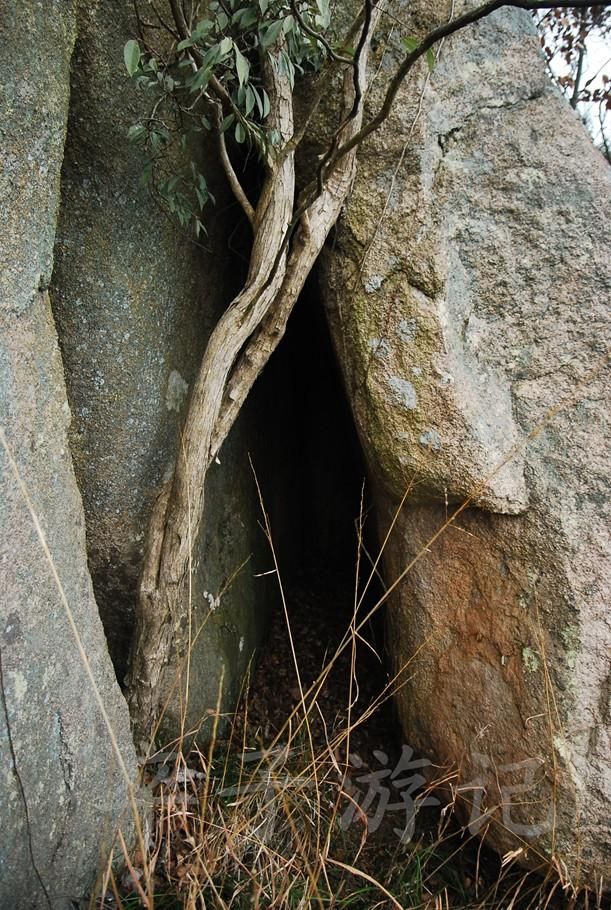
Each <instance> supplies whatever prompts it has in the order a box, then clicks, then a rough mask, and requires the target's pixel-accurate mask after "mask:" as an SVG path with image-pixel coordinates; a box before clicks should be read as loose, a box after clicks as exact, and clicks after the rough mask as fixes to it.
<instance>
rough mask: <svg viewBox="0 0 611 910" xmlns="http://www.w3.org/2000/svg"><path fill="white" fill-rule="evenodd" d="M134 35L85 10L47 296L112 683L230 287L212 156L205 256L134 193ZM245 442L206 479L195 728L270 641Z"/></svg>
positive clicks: (175, 710)
mask: <svg viewBox="0 0 611 910" xmlns="http://www.w3.org/2000/svg"><path fill="white" fill-rule="evenodd" d="M135 33H136V26H135V22H134V20H133V8H132V5H131V4H126V3H125V2H124V0H111V2H109V0H104V2H93V3H92V2H89V0H87V2H83V3H82V4H80V8H79V36H78V39H77V45H76V50H75V56H74V61H73V67H72V73H73V84H72V98H71V114H70V121H69V128H68V139H67V150H66V159H65V162H64V168H63V172H62V206H61V212H60V220H59V228H58V238H57V243H56V248H55V255H56V266H55V270H54V275H53V286H52V289H51V297H52V303H53V309H54V313H55V317H56V321H57V325H58V332H59V336H60V344H61V347H62V352H63V357H64V363H65V366H66V379H67V385H68V393H69V398H70V402H71V405H72V409H73V414H74V421H73V426H72V433H71V445H72V451H73V455H74V459H75V468H76V474H77V478H78V482H79V486H80V489H81V491H82V495H83V500H84V506H85V517H86V523H87V541H88V552H89V560H90V567H91V571H92V576H93V581H94V588H95V592H96V597H97V600H98V602H99V605H100V612H101V615H102V619H103V622H104V626H105V629H106V632H107V635H108V638H109V645H110V649H111V654H112V657H113V660H114V662H115V666H116V669H117V673H118V676H119V678H120V679H122V678H123V676H124V673H125V669H126V661H127V656H128V652H129V644H130V638H131V633H132V630H133V609H134V602H135V592H136V584H137V578H138V573H139V570H140V565H141V560H142V552H143V545H144V540H145V535H146V530H147V523H148V520H149V516H150V512H151V507H152V503H153V501H154V499H155V496H156V494H157V492H158V490H159V486H160V484H161V482H162V480H163V479H164V476H167V475H166V472H167V471H168V470H171V466H172V462H173V459H174V457H175V452H176V450H177V445H178V433H179V427H180V425H181V423H182V420H183V418H184V413H185V405H186V401H187V398H188V393H189V386H190V384H191V382H192V380H193V377H194V374H195V369H196V366H197V363H198V361H199V359H200V356H201V352H202V350H203V347H204V344H205V341H206V338H207V335H208V333H209V331H210V328H211V326H212V324H213V322H214V319H215V317H216V316H217V315H218V313H219V310H220V309H221V310H222V308H223V307H224V306H225V305H226V303H227V301H228V300H229V299H230V298H231V282H232V280H233V276H232V275H231V270H230V269H225V270H224V273H223V271H222V268H223V264H224V263H226V262H227V249H226V243H227V238H228V237H229V235H230V233H231V231H232V230H233V228H234V224H232V223H231V217H232V214H231V213H232V208H231V206H229V207H228V205H227V203H228V200H227V191H226V190H225V189H224V187H223V185H222V183H221V181H220V180H219V175H218V168H217V165H215V163H214V157H215V156H214V152H212V153H211V154H210V155H209V158H208V160H207V161H205V162H204V163H203V165H202V170H203V171H204V172H205V174H206V176H207V178H208V180H209V183H210V184H211V188H212V190H213V191H214V193H215V195H216V197H217V205H216V207H214V209H213V210H212V219H213V225H214V230H211V232H210V238H209V241H208V245H209V246H210V249H209V250H208V252H202V250H201V249H198V248H197V247H196V246H195V245H194V244H193V243H192V242H191V241H190V239H189V238H188V237H187V236H186V235H185V234H184V233H183V232H181V230H180V228H179V226H178V222H177V221H174V220H173V218H172V217H170V216H168V215H167V214H165V213H164V212H163V211H162V209H161V208H160V206H159V205H158V204H157V203H156V202H155V201H154V199H153V197H152V196H151V195H150V194H149V192H148V190H147V189H145V188H143V187H142V185H141V180H140V178H141V174H142V170H143V167H144V163H145V159H144V157H143V154H142V152H141V151H140V150H139V149H135V148H133V147H131V146H130V145H129V143H128V141H127V131H128V128H129V126H130V125H131V124H133V123H134V122H136V121H138V120H139V119H140V118H143V117H145V116H147V115H148V113H149V110H150V105H151V96H150V95H148V94H145V93H143V92H141V91H138V90H137V89H136V88H135V87H134V86H133V85H132V84H131V83H130V80H129V79H128V77H127V74H126V73H125V68H124V65H123V46H124V44H125V41H126V40H127V39H129V38H131V37H133V36H134V34H135ZM233 211H235V209H233ZM223 213H224V214H223ZM247 430H248V418H246V419H244V420H242V421H241V422H240V424H239V425H238V426H237V427H236V429H235V431H234V433H233V434H232V436H231V438H230V439H229V440H228V442H227V444H226V446H225V448H224V450H223V452H222V455H221V461H222V464H221V465H215V466H214V467H213V469H212V470H211V472H210V480H209V484H208V488H207V496H206V509H207V512H206V514H207V518H206V522H205V527H204V530H203V533H202V535H201V540H200V541H199V543H198V544H197V545H196V547H195V568H196V573H195V574H196V577H195V579H194V586H193V615H192V627H191V632H192V634H193V637H194V638H195V636H196V633H197V631H198V630H200V634H199V635H197V637H196V639H195V646H194V650H193V653H192V657H191V678H192V681H191V684H190V687H189V693H190V711H189V717H188V722H189V724H190V726H191V727H192V728H193V727H196V726H197V724H198V722H199V721H200V720H201V718H202V717H203V716H205V715H206V711H207V709H209V708H214V707H215V705H216V702H217V695H218V685H219V677H220V674H221V673H224V687H225V690H226V693H227V703H229V702H230V701H231V698H232V697H233V695H234V694H235V690H236V687H237V686H238V685H239V682H240V679H241V676H242V672H243V670H244V668H245V667H246V665H247V662H248V660H249V658H250V656H251V654H252V649H253V647H254V646H255V644H256V643H257V641H258V637H259V635H260V634H261V631H262V629H263V627H264V622H263V605H262V604H261V600H260V595H262V594H263V585H262V584H261V583H257V582H256V581H255V580H254V579H253V574H254V572H255V571H257V569H256V565H255V563H254V562H253V560H252V559H251V560H250V561H249V557H251V555H252V554H253V551H254V550H256V548H257V546H260V545H262V544H263V543H264V540H263V536H262V534H261V532H260V530H259V529H258V528H257V519H258V514H259V512H258V503H257V499H256V492H255V487H254V482H253V478H252V473H251V470H250V466H249V464H248V443H247V441H246V434H247ZM204 621H205V626H204V627H203V628H201V627H202V623H204ZM182 631H183V632H184V635H183V634H182V633H181V631H180V630H179V631H178V635H177V641H176V652H175V655H174V658H173V660H172V662H171V664H170V666H169V667H168V672H167V674H166V675H167V680H168V691H169V690H170V689H171V688H172V686H173V687H174V692H175V698H174V699H173V700H172V702H171V704H170V706H169V708H168V715H167V717H168V721H169V723H168V729H169V732H171V735H172V736H174V735H175V733H176V724H177V718H178V716H179V711H180V705H179V698H178V696H177V693H178V692H179V691H180V686H178V687H176V685H175V683H176V672H177V670H178V668H179V667H181V666H182V665H183V663H184V660H185V656H186V655H185V649H186V648H187V641H188V630H187V629H184V630H182Z"/></svg>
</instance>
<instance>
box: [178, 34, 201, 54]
mask: <svg viewBox="0 0 611 910" xmlns="http://www.w3.org/2000/svg"><path fill="white" fill-rule="evenodd" d="M196 40H197V39H196V38H194V37H193V35H191V37H190V38H185V40H184V41H181V42H180V43H179V44H177V45H176V50H177V51H184V50H185V49H186V48H187V47H193V45H194V44H195V43H196Z"/></svg>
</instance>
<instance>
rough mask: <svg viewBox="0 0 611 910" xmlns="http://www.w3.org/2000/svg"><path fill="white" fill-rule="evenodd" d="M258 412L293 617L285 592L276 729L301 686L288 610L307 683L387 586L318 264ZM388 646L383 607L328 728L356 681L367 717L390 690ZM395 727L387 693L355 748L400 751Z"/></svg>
mask: <svg viewBox="0 0 611 910" xmlns="http://www.w3.org/2000/svg"><path fill="white" fill-rule="evenodd" d="M255 410H256V413H257V414H259V416H260V417H261V419H262V425H264V426H265V428H266V430H267V435H266V437H265V438H264V439H261V440H259V444H258V449H257V453H258V456H257V457H258V460H259V461H260V463H261V464H262V465H264V466H265V469H264V471H263V472H262V477H261V478H259V479H260V480H261V489H262V495H263V500H264V506H265V509H266V511H267V513H268V516H269V522H270V527H271V533H272V539H273V543H274V548H275V550H276V555H277V560H278V566H279V573H280V576H281V581H282V586H283V591H284V595H285V603H286V613H287V615H286V616H285V613H284V610H283V609H282V602H281V598H279V597H278V598H277V600H278V604H277V611H276V613H275V615H274V617H273V618H272V621H271V629H270V631H269V634H268V636H267V640H266V643H265V644H264V645H263V648H262V650H261V655H260V659H259V666H258V669H257V673H256V676H255V678H254V680H253V686H252V690H253V691H254V693H255V696H256V698H258V699H259V702H260V703H259V704H258V705H256V709H258V710H259V712H260V717H258V719H259V720H260V722H261V727H262V728H263V727H265V726H266V725H267V727H268V729H269V730H270V731H271V730H276V731H277V730H278V729H279V727H280V726H281V724H282V723H283V722H284V720H285V719H286V717H287V716H288V714H289V713H290V710H291V708H292V707H293V705H294V701H295V697H296V694H297V691H296V686H295V683H296V673H295V667H294V659H293V656H292V652H291V648H290V645H289V636H288V633H287V618H288V622H289V623H290V627H291V635H292V639H293V643H294V646H295V653H296V657H297V663H298V666H299V670H300V675H301V678H302V683H303V684H304V685H305V686H308V685H309V684H310V683H311V682H313V680H314V679H315V678H317V676H318V674H319V673H320V671H321V670H322V669H323V666H324V665H325V664H326V662H327V661H329V659H330V658H331V657H332V655H333V654H334V653H335V650H336V648H337V646H338V645H339V643H340V642H341V641H342V639H343V638H344V635H345V633H346V631H347V630H348V629H349V627H350V624H351V622H352V621H353V617H354V615H355V603H356V601H357V600H359V601H360V605H359V607H358V611H357V613H356V615H357V625H358V623H359V621H360V620H361V618H362V617H365V616H366V615H367V614H368V613H369V612H370V611H371V610H372V608H374V607H375V605H376V603H377V602H378V601H379V599H380V597H381V596H382V594H383V586H382V581H381V579H380V578H379V577H378V575H377V574H376V573H373V572H372V565H371V561H370V560H371V559H372V558H373V559H375V555H376V553H377V552H378V549H377V547H378V545H377V540H376V533H375V527H374V521H373V516H372V515H369V514H368V506H369V492H368V484H367V471H366V465H365V461H364V458H363V454H362V450H361V446H360V442H359V438H358V434H357V431H356V427H355V425H354V421H353V418H352V414H351V411H350V406H349V404H348V400H347V397H346V393H345V390H344V387H343V382H342V377H341V375H340V370H339V365H338V363H337V360H336V356H335V352H334V349H333V344H332V341H331V338H330V334H329V329H328V326H327V323H326V318H325V314H324V311H323V306H322V302H321V300H320V295H319V292H318V283H317V276H316V274H315V273H314V274H313V275H312V276H311V277H310V279H309V281H308V282H307V284H306V287H305V289H304V291H303V293H302V295H301V297H300V299H299V301H298V303H297V305H296V307H295V310H294V312H293V314H292V316H291V318H290V320H289V324H288V327H287V331H286V335H285V337H284V339H283V340H282V342H281V344H280V345H279V347H278V349H277V351H276V352H275V354H274V355H273V356H272V358H271V360H270V362H269V364H268V365H267V367H266V369H265V371H264V374H263V375H262V377H261V379H260V381H259V384H258V388H257V389H256V391H255ZM359 526H360V528H361V530H360V532H359ZM357 566H358V568H357ZM365 589H366V590H365ZM357 592H358V593H357ZM384 651H385V648H384V620H383V607H382V608H381V609H379V610H378V611H377V613H376V615H375V617H374V618H373V619H371V620H370V621H368V622H367V623H365V625H364V626H363V628H362V629H361V630H360V633H359V637H358V641H357V644H356V646H355V651H354V654H353V653H352V647H351V645H349V646H348V647H347V648H346V649H345V650H344V651H343V653H342V655H341V657H340V658H338V660H337V662H336V665H335V666H334V669H333V672H332V673H331V674H330V676H329V680H328V682H327V683H326V685H325V687H324V689H323V691H322V693H321V697H320V703H319V708H320V710H321V713H322V714H323V715H324V724H326V725H327V728H328V729H330V728H331V727H334V726H337V727H339V726H341V724H342V723H343V722H344V721H345V714H346V709H347V704H348V702H349V701H350V697H351V696H350V692H351V691H353V692H354V691H355V689H354V684H355V683H354V681H355V680H356V689H358V698H357V700H356V702H355V705H354V710H355V712H356V713H357V714H358V713H359V712H361V711H363V712H364V711H366V710H367V709H368V708H369V706H370V705H371V703H372V702H373V701H375V700H376V699H377V698H378V697H379V695H380V693H381V692H382V691H383V690H384V687H385V686H386V684H387V682H388V673H387V668H386V659H385V653H384ZM352 661H354V664H352ZM351 677H352V687H353V688H352V690H351ZM279 679H280V680H282V687H281V689H280V690H279V689H278V680H279ZM279 692H283V693H285V695H286V696H287V698H286V699H283V698H282V697H281V696H280V694H279ZM283 701H284V702H285V703H282V702H283ZM286 701H288V702H289V703H288V704H287V703H286ZM355 716H356V715H355ZM396 729H397V725H396V723H395V720H394V717H393V715H392V708H391V706H390V701H389V700H386V701H385V703H384V705H383V707H382V709H381V710H380V711H378V712H376V715H375V716H374V717H373V718H372V720H371V721H370V722H368V723H367V724H366V725H364V727H363V729H362V730H361V731H359V736H357V737H356V738H355V739H354V740H353V742H352V743H351V749H353V750H354V749H356V750H357V751H359V750H361V751H362V752H363V753H366V754H369V755H371V753H372V751H373V749H376V748H378V749H383V750H384V751H385V752H387V753H389V754H391V753H394V752H395V749H396V747H397V743H396V735H397V734H396V732H395V731H396ZM327 732H328V731H327Z"/></svg>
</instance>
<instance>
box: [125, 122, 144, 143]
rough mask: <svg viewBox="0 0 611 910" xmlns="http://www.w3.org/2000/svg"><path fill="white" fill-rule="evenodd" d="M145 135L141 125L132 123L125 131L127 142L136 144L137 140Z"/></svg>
mask: <svg viewBox="0 0 611 910" xmlns="http://www.w3.org/2000/svg"><path fill="white" fill-rule="evenodd" d="M145 135H146V129H145V128H144V127H143V126H142V124H141V123H134V124H133V125H132V126H130V128H129V130H128V131H127V138H128V141H129V142H138V140H139V139H142V138H143V137H144V136H145Z"/></svg>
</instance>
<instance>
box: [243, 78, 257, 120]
mask: <svg viewBox="0 0 611 910" xmlns="http://www.w3.org/2000/svg"><path fill="white" fill-rule="evenodd" d="M256 102H257V99H256V97H255V93H254V92H253V90H252V88H251V86H250V85H247V86H246V100H245V104H244V114H245V115H246V116H247V117H250V115H251V114H252V111H253V108H254V106H255V104H256Z"/></svg>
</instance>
